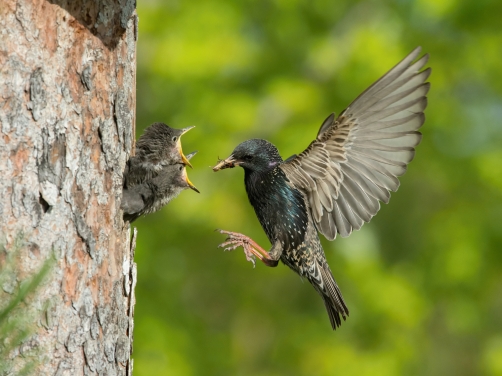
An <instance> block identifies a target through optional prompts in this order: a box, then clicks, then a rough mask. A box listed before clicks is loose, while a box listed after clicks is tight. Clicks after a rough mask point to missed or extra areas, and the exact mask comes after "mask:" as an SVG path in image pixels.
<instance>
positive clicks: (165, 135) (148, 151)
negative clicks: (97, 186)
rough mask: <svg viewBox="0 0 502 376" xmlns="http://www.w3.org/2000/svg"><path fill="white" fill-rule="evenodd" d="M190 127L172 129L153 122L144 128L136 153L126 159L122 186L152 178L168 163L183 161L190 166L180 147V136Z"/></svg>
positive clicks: (132, 184) (127, 186)
mask: <svg viewBox="0 0 502 376" xmlns="http://www.w3.org/2000/svg"><path fill="white" fill-rule="evenodd" d="M192 128H194V126H191V127H187V128H183V129H174V128H171V127H170V126H168V125H166V124H164V123H153V124H152V125H150V126H149V127H148V128H147V129H145V132H144V133H143V134H142V135H141V137H140V138H139V140H138V142H137V143H136V154H135V155H134V156H132V157H131V158H130V159H129V160H128V161H127V164H126V168H125V171H124V183H123V185H124V188H125V189H128V188H130V187H132V186H134V185H136V184H138V183H141V182H144V181H147V180H148V179H152V178H153V177H155V176H156V175H157V174H158V172H159V171H160V170H161V169H162V168H163V167H165V166H168V165H172V164H176V163H183V164H186V165H188V166H190V167H192V165H191V164H190V161H189V160H188V158H187V157H185V155H184V154H183V150H182V148H181V136H182V135H184V134H185V133H186V132H188V131H189V130H190V129H192Z"/></svg>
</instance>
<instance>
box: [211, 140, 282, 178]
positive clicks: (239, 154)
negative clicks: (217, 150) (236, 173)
mask: <svg viewBox="0 0 502 376" xmlns="http://www.w3.org/2000/svg"><path fill="white" fill-rule="evenodd" d="M281 162H282V158H281V156H280V155H279V151H278V150H277V148H276V147H275V146H274V145H273V144H271V143H270V142H268V141H266V140H261V139H258V138H254V139H251V140H247V141H244V142H243V143H241V144H239V145H237V147H236V148H235V149H234V151H233V152H232V154H230V156H229V157H228V158H226V159H224V160H221V161H219V162H218V164H217V165H216V166H214V167H213V171H219V170H223V169H225V168H232V167H235V166H241V167H243V168H244V169H245V170H249V171H257V172H263V171H268V170H271V169H273V168H275V167H276V166H277V165H278V164H279V163H281Z"/></svg>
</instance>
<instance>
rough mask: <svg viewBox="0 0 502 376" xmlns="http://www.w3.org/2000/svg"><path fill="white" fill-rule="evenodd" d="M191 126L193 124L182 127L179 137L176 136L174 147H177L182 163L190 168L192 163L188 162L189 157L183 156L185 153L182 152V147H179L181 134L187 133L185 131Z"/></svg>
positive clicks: (193, 126)
mask: <svg viewBox="0 0 502 376" xmlns="http://www.w3.org/2000/svg"><path fill="white" fill-rule="evenodd" d="M192 128H195V125H192V126H191V127H186V128H183V129H182V130H181V131H182V132H181V134H180V137H179V138H178V141H177V142H176V147H177V149H178V152H179V153H180V156H181V160H182V161H183V163H184V164H185V165H187V166H190V167H191V168H193V167H192V165H191V164H190V162H189V159H190V158H187V157H186V156H185V154H183V150H182V148H181V136H183V135H184V134H185V133H187V132H188V131H189V130H190V129H192Z"/></svg>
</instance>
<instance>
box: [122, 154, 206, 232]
mask: <svg viewBox="0 0 502 376" xmlns="http://www.w3.org/2000/svg"><path fill="white" fill-rule="evenodd" d="M196 153H197V152H196V151H195V152H193V153H190V154H188V155H187V156H186V158H187V160H189V159H190V158H192V157H193V156H194V155H195V154H196ZM187 188H191V189H193V190H194V191H195V192H197V193H199V190H198V189H197V188H195V186H194V185H193V184H192V182H191V181H190V179H188V175H187V172H186V168H185V165H184V164H183V163H176V164H172V165H168V166H164V167H162V168H161V170H159V171H158V174H157V176H155V177H154V178H152V179H148V180H146V181H144V182H142V183H139V184H136V185H134V186H132V187H131V188H129V189H124V190H123V191H122V202H121V205H120V207H121V209H122V210H123V211H124V221H128V222H130V223H132V222H134V221H135V220H136V219H137V218H139V217H140V216H142V215H145V214H150V213H153V212H156V211H157V210H159V209H161V208H162V207H163V206H164V205H167V204H168V203H169V201H171V200H172V199H173V198H175V197H176V196H178V195H179V194H180V193H181V191H183V190H185V189H187Z"/></svg>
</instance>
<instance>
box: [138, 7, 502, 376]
mask: <svg viewBox="0 0 502 376" xmlns="http://www.w3.org/2000/svg"><path fill="white" fill-rule="evenodd" d="M138 12H139V17H140V23H139V42H138V77H137V87H138V93H137V98H138V108H137V110H138V112H137V125H138V129H137V135H138V136H139V135H140V134H141V132H142V130H143V129H144V127H145V126H147V125H148V124H150V123H152V122H154V121H163V122H166V123H168V124H170V125H171V126H174V127H176V128H182V127H186V126H189V125H196V126H197V127H196V128H195V129H194V130H192V131H190V132H189V133H188V134H186V135H185V136H183V145H184V150H185V151H186V152H190V151H192V150H199V153H198V154H197V156H196V157H195V158H194V159H193V160H192V162H193V165H194V169H193V170H190V171H189V175H190V178H191V180H192V181H193V182H194V183H195V185H196V186H197V187H198V188H199V189H200V191H201V194H200V195H197V194H196V193H195V192H193V191H185V192H183V193H182V194H181V195H180V197H179V198H178V199H176V200H175V201H173V202H172V203H171V204H170V205H169V206H168V207H166V208H164V209H163V210H162V211H160V212H158V213H156V214H153V215H150V216H147V217H145V218H142V219H140V220H138V221H137V222H136V223H135V226H137V227H138V229H139V238H138V248H137V252H136V260H137V263H138V267H139V281H138V286H137V304H136V313H135V333H134V354H133V356H134V370H135V375H137V376H147V375H148V376H150V375H181V376H183V375H337V374H340V375H342V374H343V375H344V376H351V375H357V376H360V375H389V376H392V375H427V376H429V375H502V252H501V251H502V231H501V226H502V223H501V221H502V201H501V198H502V148H501V144H502V63H501V62H502V26H501V22H502V21H501V20H502V18H501V15H502V2H500V1H491V0H476V1H463V0H417V1H409V0H396V1H352V0H329V1H328V0H324V1H323V0H320V1H300V0H252V1H251V0H241V1H236V0H207V1H205V0H193V1H182V0H178V1H176V0H141V1H138ZM417 45H421V46H422V47H423V51H424V52H428V53H430V55H431V59H430V63H429V65H430V66H431V67H432V69H433V70H432V76H431V78H430V82H431V83H432V89H431V92H430V95H429V107H428V108H427V111H426V116H427V120H426V123H425V125H424V126H423V128H422V132H423V134H424V137H423V141H422V143H421V144H420V145H419V147H418V150H417V154H416V157H415V160H414V161H413V162H412V163H411V165H410V168H409V170H408V172H407V173H406V175H404V176H403V177H402V179H401V188H400V189H399V191H398V192H396V193H394V194H393V195H392V198H391V201H390V203H389V205H383V206H382V208H381V210H380V212H379V213H378V215H377V216H376V217H375V218H374V219H373V220H372V221H371V223H369V224H366V225H365V226H363V228H362V229H361V230H360V231H358V232H356V233H354V234H352V235H351V236H350V237H349V238H347V239H341V238H337V239H336V240H335V241H334V242H327V241H324V240H325V239H323V244H324V247H325V251H326V255H327V258H328V261H329V263H330V265H331V268H332V270H333V273H334V275H335V278H336V279H337V281H338V283H339V285H340V287H341V289H342V292H343V294H344V297H345V300H346V302H347V304H348V305H349V308H350V318H349V319H348V320H347V322H345V323H344V324H343V325H342V327H341V328H340V330H337V331H336V332H332V331H331V329H330V325H329V320H328V317H327V314H326V312H325V310H324V306H323V303H322V301H321V299H320V298H319V297H318V296H317V294H316V293H315V291H314V290H313V288H312V287H311V286H310V285H309V284H308V283H303V282H302V281H301V279H300V278H299V277H298V276H297V275H295V274H294V273H292V272H291V271H290V270H289V269H288V268H287V267H285V266H284V265H282V264H280V265H279V266H278V267H277V268H267V267H265V266H264V265H263V264H258V265H257V266H256V268H255V269H253V267H252V265H251V264H250V263H247V262H246V261H245V258H244V255H243V253H242V251H241V250H238V251H234V252H232V253H224V252H222V251H221V249H218V248H217V245H218V244H219V243H220V242H221V241H222V240H223V236H222V235H220V234H218V233H215V232H214V229H216V228H222V229H227V230H233V231H239V232H243V233H245V234H247V235H250V236H251V237H253V238H254V239H255V240H257V241H258V243H260V244H262V245H263V246H264V247H266V248H268V247H269V243H268V241H267V239H266V237H265V235H264V233H263V231H262V230H261V228H260V226H259V223H258V221H257V219H256V217H255V215H254V212H253V210H252V208H251V206H250V205H249V203H248V202H247V198H246V194H245V190H244V184H243V175H244V174H243V171H242V170H241V169H235V170H225V171H222V172H219V173H217V174H215V173H213V172H212V171H211V169H210V168H209V167H208V166H210V165H214V164H215V163H216V161H217V157H218V156H219V157H226V156H228V155H229V154H230V152H231V151H232V150H233V148H234V147H235V146H236V145H237V144H238V143H240V142H241V141H244V140H246V139H248V138H266V139H268V140H270V141H271V142H273V143H274V144H276V145H277V146H278V148H279V150H280V151H281V153H282V156H283V157H288V156H289V155H291V154H293V153H298V152H300V151H302V150H303V149H304V148H305V147H306V146H307V145H308V144H309V142H310V140H312V139H313V138H314V137H315V135H316V132H317V129H318V127H319V126H320V124H321V122H322V121H323V120H324V118H325V117H326V116H327V115H328V114H329V113H330V112H332V111H335V112H336V113H340V112H341V111H342V110H343V109H344V108H345V107H346V106H347V105H348V104H349V103H350V102H351V101H352V100H353V99H354V98H355V97H356V96H357V95H358V94H359V93H360V92H361V91H362V90H364V89H365V88H366V87H367V86H368V85H369V84H371V83H372V82H373V81H374V80H376V79H377V78H378V77H379V76H380V75H382V74H383V73H384V72H386V71H387V70H388V69H389V68H391V67H392V66H393V65H394V64H395V63H397V62H398V61H399V60H400V59H401V58H403V57H404V56H405V55H406V54H407V53H408V52H410V51H411V50H412V49H413V48H414V47H415V46H417Z"/></svg>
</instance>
